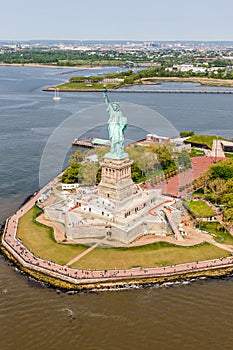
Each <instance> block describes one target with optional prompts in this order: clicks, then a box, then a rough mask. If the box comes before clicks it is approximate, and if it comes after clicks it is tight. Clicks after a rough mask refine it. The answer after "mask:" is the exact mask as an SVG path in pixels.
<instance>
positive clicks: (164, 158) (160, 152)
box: [148, 145, 176, 170]
mask: <svg viewBox="0 0 233 350" xmlns="http://www.w3.org/2000/svg"><path fill="white" fill-rule="evenodd" d="M148 148H149V150H150V151H151V152H152V153H155V154H156V155H157V159H158V162H159V164H160V165H161V167H162V169H163V170H171V169H174V168H175V167H176V164H175V162H174V160H173V158H172V156H171V154H170V151H169V149H168V146H166V145H151V146H149V147H148Z"/></svg>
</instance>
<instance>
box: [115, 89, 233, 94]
mask: <svg viewBox="0 0 233 350" xmlns="http://www.w3.org/2000/svg"><path fill="white" fill-rule="evenodd" d="M108 91H110V92H120V93H156V94H233V89H232V90H180V89H177V90H175V89H172V90H168V89H164V90H162V89H154V90H152V89H145V90H144V89H138V90H137V89H108Z"/></svg>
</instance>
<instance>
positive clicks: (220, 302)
mask: <svg viewBox="0 0 233 350" xmlns="http://www.w3.org/2000/svg"><path fill="white" fill-rule="evenodd" d="M61 71H62V70H60V69H49V68H28V67H0V149H1V152H0V167H1V168H0V196H1V200H0V221H2V222H3V221H4V220H5V219H6V217H7V216H9V215H10V214H11V213H12V212H14V211H15V210H16V209H17V208H18V206H19V205H20V204H21V203H22V202H23V201H24V200H25V199H26V197H27V196H28V195H30V194H31V193H32V192H34V191H35V190H36V189H37V188H38V186H39V182H38V170H39V163H40V157H41V154H42V151H43V148H44V146H45V144H46V141H47V139H48V138H49V136H50V135H51V134H52V132H53V130H54V129H55V128H56V127H57V126H58V125H59V124H60V123H61V122H62V121H64V120H65V119H66V118H67V117H69V116H70V115H71V114H72V113H74V112H76V111H78V110H81V109H82V108H87V107H90V106H93V105H95V104H99V103H102V95H101V94H98V93H97V94H94V93H89V94H85V93H79V94H72V93H67V94H65V95H64V96H62V100H61V102H60V103H59V104H55V103H54V101H53V100H52V95H51V94H49V93H45V92H42V91H41V89H42V87H45V86H50V85H51V84H55V83H59V82H62V81H64V79H68V77H69V76H70V75H69V74H67V75H61V74H60V73H61ZM78 74H79V73H78ZM82 74H83V72H82ZM85 74H92V73H90V72H85ZM112 99H114V100H117V101H123V102H130V103H137V104H142V105H145V106H148V107H151V108H154V109H156V110H157V111H158V112H160V113H161V114H163V115H164V116H166V118H167V119H168V120H169V121H170V122H171V123H172V124H173V125H174V126H175V127H176V128H177V129H178V130H179V131H180V130H189V129H194V130H196V131H197V132H203V133H204V132H205V133H207V132H213V133H214V132H216V130H219V133H221V132H222V133H223V134H225V135H228V136H229V137H232V135H233V133H232V130H233V127H232V125H233V124H232V120H233V118H232V111H233V99H232V97H231V95H193V96H192V95H185V94H184V95H183V94H182V95H172V94H170V95H167V94H164V95H157V94H145V95H144V94H133V95H130V94H123V93H122V94H112ZM0 305H1V306H0V307H1V312H0V329H1V339H0V349H1V350H13V349H17V350H25V349H26V350H27V349H35V350H37V349H38V350H39V349H51V350H53V349H61V350H63V349H67V350H69V349H86V350H89V349H93V350H94V349H101V350H102V349H103V350H105V349H106V350H107V349H113V350H115V349H122V350H124V349H127V350H128V349H143V350H144V349H145V350H146V349H162V350H167V349H171V350H173V349H180V350H183V349H190V350H194V349H195V350H196V349H204V350H208V349H211V350H212V349H229V350H230V349H232V348H233V345H232V338H233V331H232V323H233V315H232V311H233V279H229V280H212V281H199V282H194V283H193V284H190V285H185V286H176V287H172V288H168V289H166V288H152V289H145V290H130V291H124V292H123V291H121V292H109V293H93V294H75V295H68V294H65V293H59V294H58V293H57V292H56V291H55V290H52V289H48V288H45V287H41V286H40V285H39V284H37V283H36V282H34V281H32V280H29V279H28V278H27V277H25V276H23V275H21V274H20V273H19V272H17V271H15V269H14V267H12V266H9V265H8V263H7V262H6V261H5V260H4V259H3V258H0Z"/></svg>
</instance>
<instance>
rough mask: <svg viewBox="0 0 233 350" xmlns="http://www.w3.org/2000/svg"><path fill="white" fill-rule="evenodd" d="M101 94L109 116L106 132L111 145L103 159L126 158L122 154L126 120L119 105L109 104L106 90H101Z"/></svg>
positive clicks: (125, 155)
mask: <svg viewBox="0 0 233 350" xmlns="http://www.w3.org/2000/svg"><path fill="white" fill-rule="evenodd" d="M103 94H104V101H105V103H106V105H107V112H108V115H109V119H108V132H109V140H110V144H111V150H110V152H109V153H106V154H105V157H106V158H112V159H123V158H126V157H128V154H127V153H125V152H124V132H125V130H126V129H127V119H126V117H125V116H124V115H123V113H122V112H121V110H120V106H119V104H118V103H117V102H110V100H109V98H108V95H107V89H106V88H103Z"/></svg>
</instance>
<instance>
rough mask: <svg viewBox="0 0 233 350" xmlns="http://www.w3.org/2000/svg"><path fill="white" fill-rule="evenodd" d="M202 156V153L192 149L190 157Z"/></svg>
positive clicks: (203, 153)
mask: <svg viewBox="0 0 233 350" xmlns="http://www.w3.org/2000/svg"><path fill="white" fill-rule="evenodd" d="M204 155H205V152H204V151H202V150H200V149H197V148H195V147H192V149H191V153H190V157H200V156H204Z"/></svg>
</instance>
